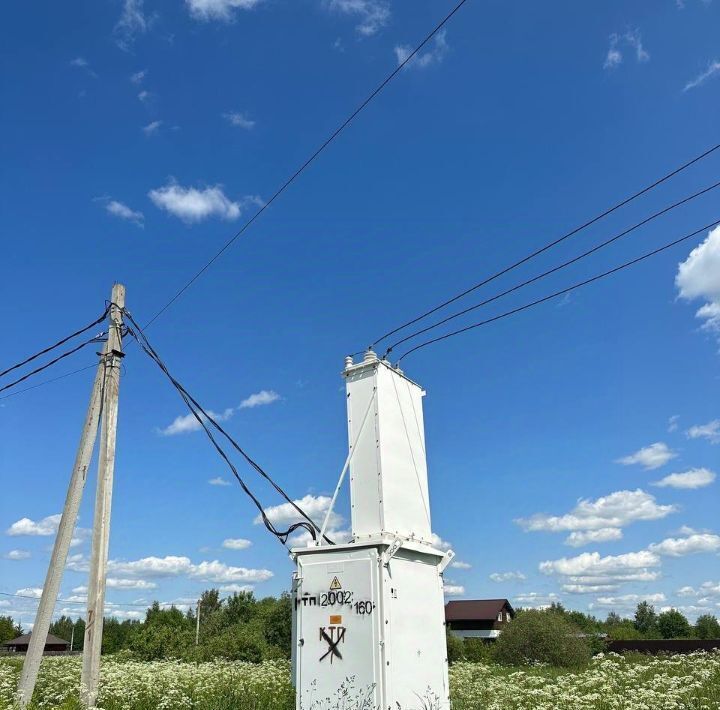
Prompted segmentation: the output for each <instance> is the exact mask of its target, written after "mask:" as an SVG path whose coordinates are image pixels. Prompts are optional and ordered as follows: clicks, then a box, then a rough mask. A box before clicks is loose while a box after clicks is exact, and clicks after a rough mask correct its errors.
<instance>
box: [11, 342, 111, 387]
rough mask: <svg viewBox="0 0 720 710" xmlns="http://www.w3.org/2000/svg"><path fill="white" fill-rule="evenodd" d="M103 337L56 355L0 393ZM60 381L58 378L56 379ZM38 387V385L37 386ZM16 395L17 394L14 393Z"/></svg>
mask: <svg viewBox="0 0 720 710" xmlns="http://www.w3.org/2000/svg"><path fill="white" fill-rule="evenodd" d="M103 335H104V333H100V334H98V335H96V336H94V337H92V338H90V339H89V340H86V341H85V342H84V343H80V345H77V346H76V347H74V348H72V349H70V350H68V351H67V352H64V353H63V354H62V355H58V357H56V358H55V359H54V360H50V362H47V363H45V364H44V365H42V366H40V367H38V368H36V369H35V370H32V371H31V372H28V373H27V374H26V375H23V376H22V377H20V378H19V379H17V380H15V381H14V382H11V383H10V384H9V385H5V386H4V387H0V392H4V391H5V390H7V389H10V388H11V387H14V386H15V385H18V384H20V383H21V382H24V381H25V380H27V379H29V378H31V377H33V376H34V375H37V374H38V373H40V372H42V371H43V370H47V369H48V368H49V367H52V366H53V365H55V364H56V363H58V362H60V361H61V360H64V359H65V358H66V357H70V356H71V355H74V354H75V353H76V352H78V351H79V350H82V349H83V348H84V347H87V346H88V345H91V344H92V343H98V342H102V340H101V338H102V336H103ZM62 377H66V375H63V376H62ZM57 379H60V378H57ZM38 387H39V385H38ZM16 394H17V393H16Z"/></svg>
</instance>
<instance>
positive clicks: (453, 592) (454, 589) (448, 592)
mask: <svg viewBox="0 0 720 710" xmlns="http://www.w3.org/2000/svg"><path fill="white" fill-rule="evenodd" d="M443 591H444V592H445V596H446V597H460V596H462V595H463V594H465V587H463V586H462V585H461V584H444V585H443Z"/></svg>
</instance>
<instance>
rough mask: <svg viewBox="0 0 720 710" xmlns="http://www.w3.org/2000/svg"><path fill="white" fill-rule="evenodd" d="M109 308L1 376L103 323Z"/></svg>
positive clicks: (0, 374)
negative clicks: (90, 321) (82, 326)
mask: <svg viewBox="0 0 720 710" xmlns="http://www.w3.org/2000/svg"><path fill="white" fill-rule="evenodd" d="M108 310H109V308H106V309H105V312H104V313H103V314H102V315H101V316H100V317H99V318H97V319H96V320H94V321H93V322H92V323H90V324H89V325H86V326H85V327H84V328H81V329H80V330H77V331H75V332H74V333H71V334H70V335H68V336H67V337H65V338H63V339H62V340H58V341H57V343H55V344H54V345H50V346H49V347H47V348H45V349H44V350H41V351H40V352H37V353H35V354H34V355H31V356H30V357H28V358H25V360H23V361H22V362H19V363H17V364H16V365H13V366H12V367H8V368H7V369H6V370H3V371H2V372H0V377H4V376H5V375H7V374H8V372H12V371H13V370H17V369H18V368H19V367H22V366H23V365H27V364H28V363H29V362H32V361H33V360H36V359H37V358H39V357H41V356H42V355H45V354H47V353H49V352H50V351H51V350H55V348H59V347H60V346H61V345H65V343H67V341H68V340H72V339H73V338H76V337H77V336H78V335H82V334H83V333H85V332H86V331H88V330H90V329H91V328H94V327H95V326H96V325H98V324H99V323H102V322H103V321H104V320H105V318H106V317H107V314H108Z"/></svg>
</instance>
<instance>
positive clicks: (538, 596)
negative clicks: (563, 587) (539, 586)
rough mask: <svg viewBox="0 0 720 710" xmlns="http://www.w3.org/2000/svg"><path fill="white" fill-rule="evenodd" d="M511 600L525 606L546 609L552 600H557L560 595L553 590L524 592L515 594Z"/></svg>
mask: <svg viewBox="0 0 720 710" xmlns="http://www.w3.org/2000/svg"><path fill="white" fill-rule="evenodd" d="M513 601H514V602H515V603H516V604H518V605H520V606H523V607H525V608H528V607H529V608H532V609H546V608H547V607H549V606H550V605H551V604H552V603H553V602H559V601H560V597H559V596H558V595H557V594H555V592H549V593H544V592H526V593H525V594H517V595H516V596H515V597H513Z"/></svg>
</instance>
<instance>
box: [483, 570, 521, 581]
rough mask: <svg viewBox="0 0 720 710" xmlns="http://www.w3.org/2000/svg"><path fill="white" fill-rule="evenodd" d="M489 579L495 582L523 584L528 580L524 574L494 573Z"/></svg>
mask: <svg viewBox="0 0 720 710" xmlns="http://www.w3.org/2000/svg"><path fill="white" fill-rule="evenodd" d="M489 577H490V579H491V580H492V581H493V582H523V581H524V580H525V579H526V577H525V575H524V574H523V573H522V572H493V573H492V574H491V575H489Z"/></svg>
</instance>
